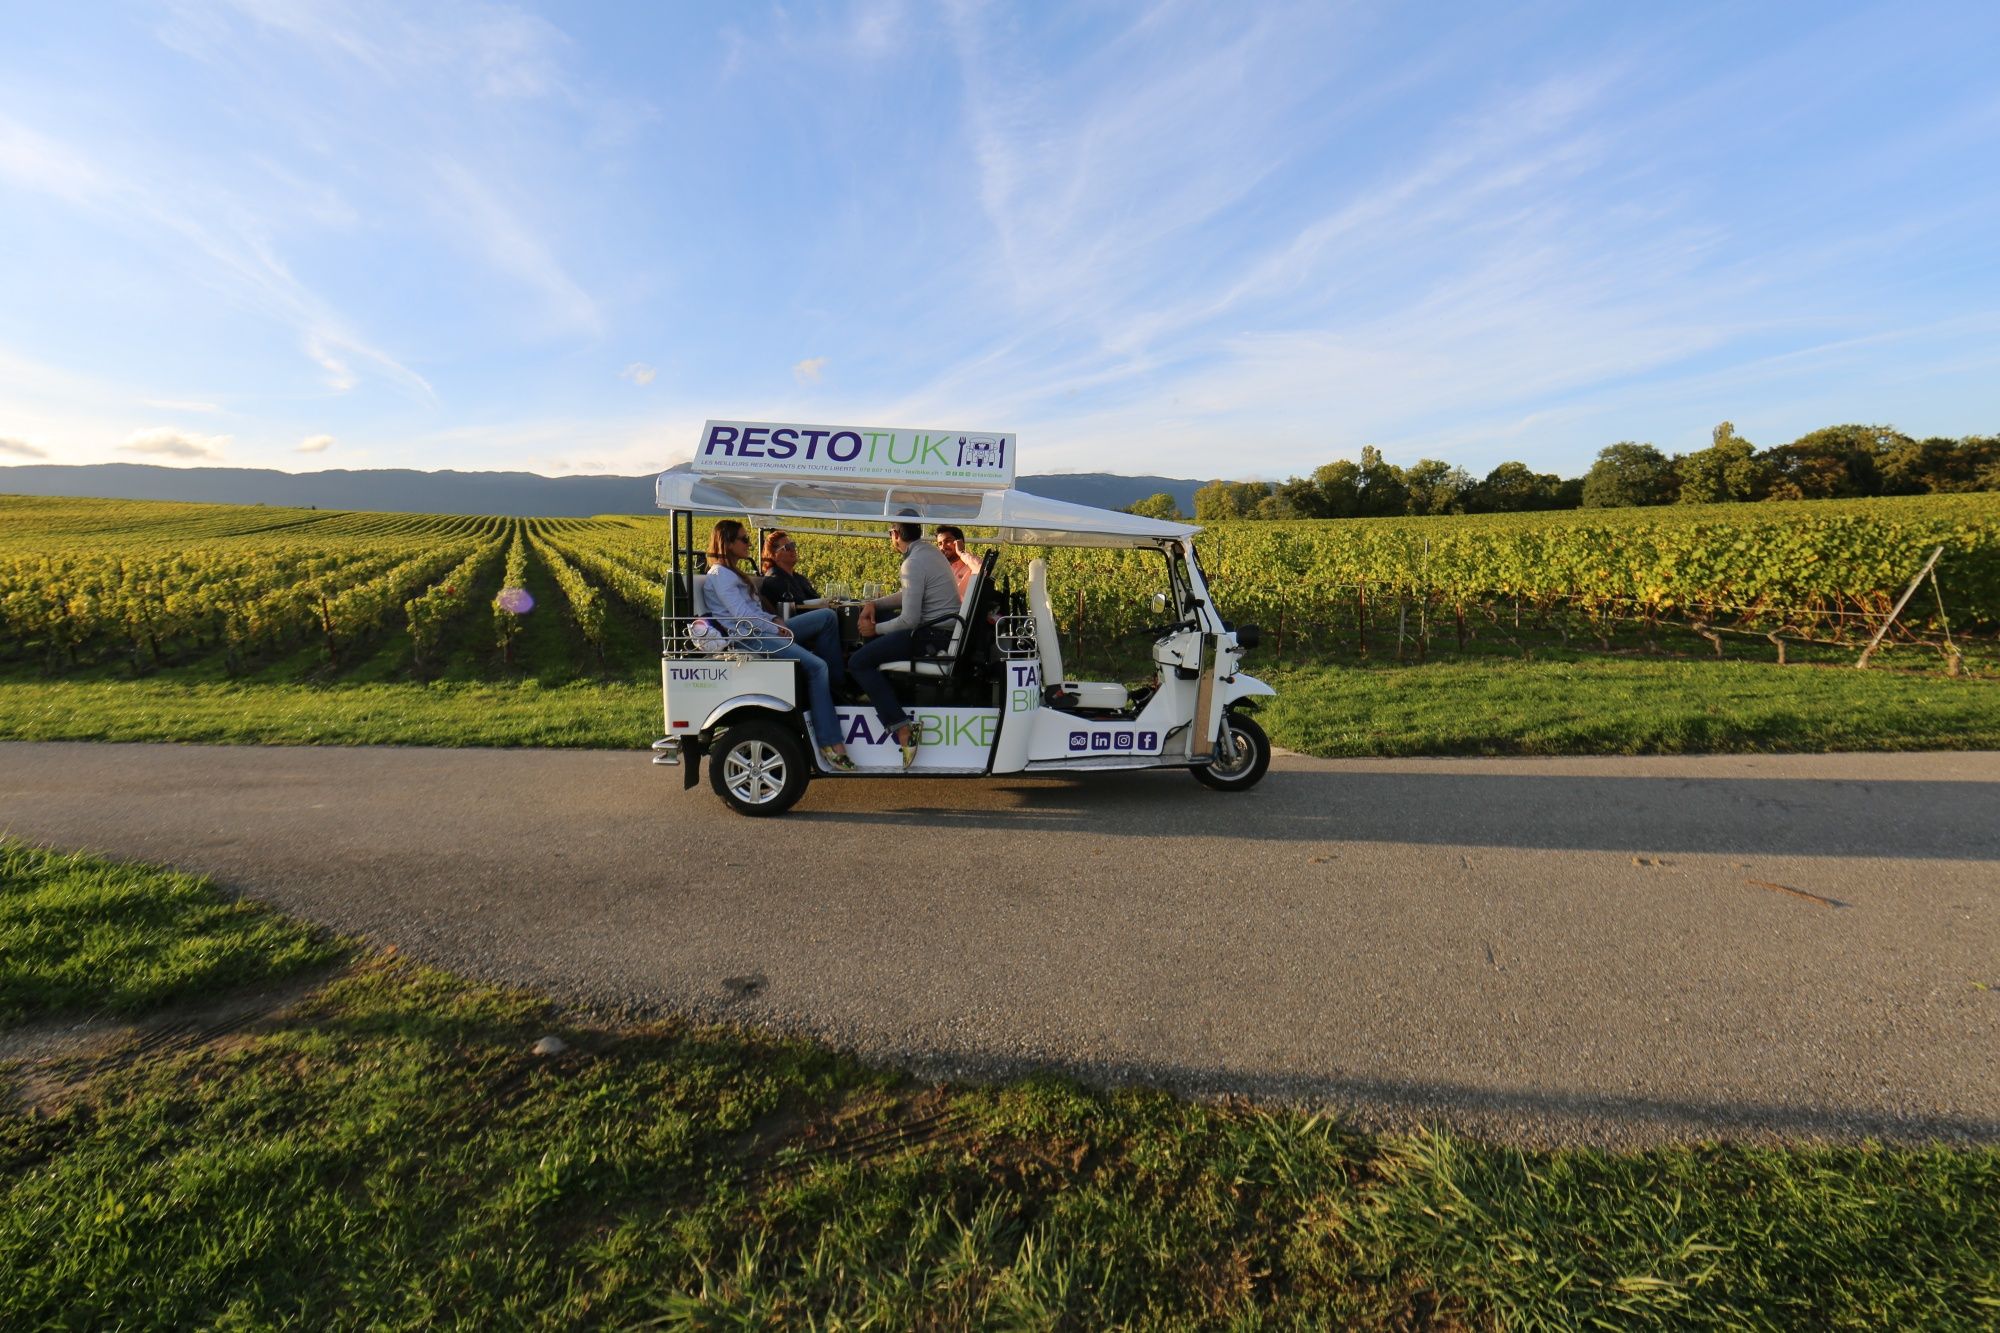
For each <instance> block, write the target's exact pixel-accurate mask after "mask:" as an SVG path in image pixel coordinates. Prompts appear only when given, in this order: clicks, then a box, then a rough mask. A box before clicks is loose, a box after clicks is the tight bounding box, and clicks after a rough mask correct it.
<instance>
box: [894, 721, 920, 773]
mask: <svg viewBox="0 0 2000 1333" xmlns="http://www.w3.org/2000/svg"><path fill="white" fill-rule="evenodd" d="M904 735H905V736H906V737H907V739H905V740H901V741H898V742H897V743H896V748H897V749H899V750H901V751H902V752H903V771H904V772H908V771H909V768H910V765H911V764H914V763H916V762H917V729H916V728H915V727H911V728H910V729H909V730H908V731H907V732H905V733H904Z"/></svg>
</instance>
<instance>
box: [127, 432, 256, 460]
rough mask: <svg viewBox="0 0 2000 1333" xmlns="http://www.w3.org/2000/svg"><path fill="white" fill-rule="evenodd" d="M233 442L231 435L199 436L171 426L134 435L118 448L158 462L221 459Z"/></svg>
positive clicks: (128, 437)
mask: <svg viewBox="0 0 2000 1333" xmlns="http://www.w3.org/2000/svg"><path fill="white" fill-rule="evenodd" d="M234 438H235V437H234V436H230V435H196V434H193V433H192V432H189V431H184V430H175V429H174V428H173V427H172V426H156V427H154V428H153V429H152V430H142V431H135V432H133V433H132V434H131V435H128V436H126V437H125V442H124V443H123V444H121V445H119V446H118V447H119V448H120V449H122V450H124V451H125V452H126V453H128V454H151V455H154V456H155V457H159V458H220V457H222V451H223V450H224V449H227V448H228V447H229V446H230V444H231V443H232V442H233V441H234Z"/></svg>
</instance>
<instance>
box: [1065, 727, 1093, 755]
mask: <svg viewBox="0 0 2000 1333" xmlns="http://www.w3.org/2000/svg"><path fill="white" fill-rule="evenodd" d="M1089 735H1090V733H1088V732H1084V731H1072V732H1071V733H1070V734H1069V748H1070V749H1072V750H1081V749H1083V748H1084V746H1086V745H1088V744H1089V743H1090V741H1089Z"/></svg>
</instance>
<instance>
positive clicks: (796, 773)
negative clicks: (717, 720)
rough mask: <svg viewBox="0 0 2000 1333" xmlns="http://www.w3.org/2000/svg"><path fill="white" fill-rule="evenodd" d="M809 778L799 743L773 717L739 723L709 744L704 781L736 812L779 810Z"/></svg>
mask: <svg viewBox="0 0 2000 1333" xmlns="http://www.w3.org/2000/svg"><path fill="white" fill-rule="evenodd" d="M811 779H812V774H811V773H810V772H809V771H808V770H807V767H806V751H805V747H804V746H803V745H800V744H799V739H798V737H796V736H794V735H793V734H792V733H791V732H790V731H789V730H787V729H786V728H784V727H782V726H779V725H778V724H777V723H776V722H765V721H754V722H743V723H740V724H738V725H736V726H733V727H731V728H729V730H727V731H725V732H723V733H722V738H721V739H720V740H718V741H716V742H715V744H714V745H712V746H710V747H709V751H708V785H709V786H711V787H713V788H715V794H716V795H717V796H720V797H721V798H722V800H723V803H724V804H725V805H727V806H728V807H729V808H730V809H732V810H734V811H735V812H736V813H737V814H739V815H749V816H751V817H752V818H757V819H761V818H764V817H765V816H768V815H782V814H784V813H785V811H787V810H789V809H791V808H792V807H793V806H794V805H797V804H798V801H799V797H801V796H803V795H805V794H806V783H807V782H809V781H811Z"/></svg>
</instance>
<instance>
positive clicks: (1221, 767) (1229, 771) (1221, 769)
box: [1208, 727, 1257, 782]
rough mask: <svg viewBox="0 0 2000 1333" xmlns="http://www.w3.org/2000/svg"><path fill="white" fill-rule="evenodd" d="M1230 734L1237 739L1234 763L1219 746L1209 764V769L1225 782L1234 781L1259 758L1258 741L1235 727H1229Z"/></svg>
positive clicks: (1247, 770) (1246, 771)
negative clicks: (1224, 754) (1223, 755)
mask: <svg viewBox="0 0 2000 1333" xmlns="http://www.w3.org/2000/svg"><path fill="white" fill-rule="evenodd" d="M1229 734H1230V736H1232V737H1233V738H1234V739H1235V741H1236V762H1235V763H1233V764H1232V763H1230V762H1229V761H1228V760H1227V759H1225V758H1223V757H1222V748H1221V747H1220V746H1217V747H1216V751H1215V758H1214V759H1211V760H1210V761H1209V764H1208V771H1209V772H1210V773H1213V774H1214V775H1215V776H1216V777H1219V778H1221V779H1222V780H1223V781H1224V782H1234V781H1235V780H1236V779H1237V778H1240V777H1242V776H1243V775H1244V774H1246V773H1248V772H1249V771H1250V765H1251V764H1253V763H1255V762H1256V759H1257V742H1255V741H1253V740H1251V739H1250V738H1249V737H1248V736H1246V735H1244V734H1243V733H1242V732H1240V731H1238V730H1237V729H1236V728H1235V727H1230V728H1229Z"/></svg>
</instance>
